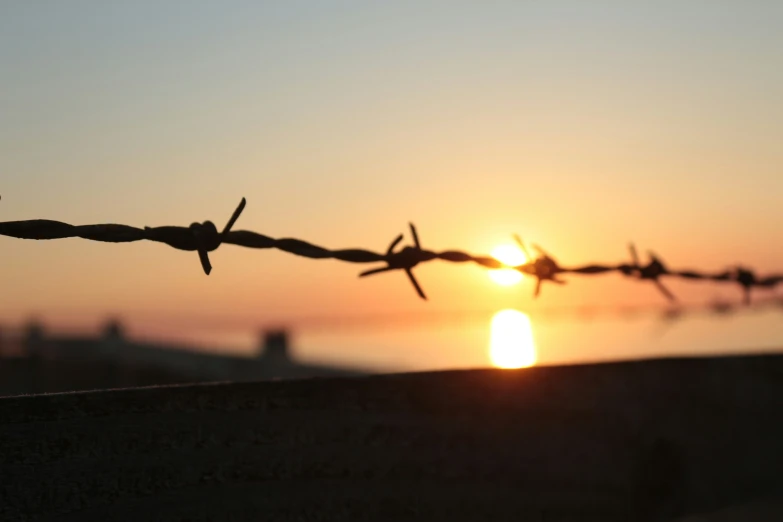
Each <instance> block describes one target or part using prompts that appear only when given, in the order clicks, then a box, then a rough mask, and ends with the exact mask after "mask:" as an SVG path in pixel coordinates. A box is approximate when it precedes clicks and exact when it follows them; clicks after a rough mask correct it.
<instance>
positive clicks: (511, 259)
mask: <svg viewBox="0 0 783 522" xmlns="http://www.w3.org/2000/svg"><path fill="white" fill-rule="evenodd" d="M492 257H494V258H495V259H497V260H498V261H500V262H501V263H503V264H505V265H508V266H519V265H523V264H525V262H527V256H525V253H524V252H522V250H521V249H520V248H519V247H518V246H516V245H511V244H508V245H500V246H497V247H495V249H494V250H493V251H492ZM489 277H490V279H492V280H493V281H494V282H496V283H497V284H499V285H503V286H510V285H515V284H517V283H519V282H520V281H522V272H520V271H519V270H514V269H513V268H499V269H497V270H490V271H489Z"/></svg>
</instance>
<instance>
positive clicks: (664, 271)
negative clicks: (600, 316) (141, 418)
mask: <svg viewBox="0 0 783 522" xmlns="http://www.w3.org/2000/svg"><path fill="white" fill-rule="evenodd" d="M245 205H246V200H245V198H242V200H241V201H240V203H239V205H238V206H237V208H236V210H234V213H233V214H232V215H231V217H230V219H229V220H228V222H227V223H226V225H225V227H224V228H223V230H222V231H220V232H218V229H217V227H216V226H215V224H214V223H213V222H212V221H204V222H202V223H192V224H191V225H190V226H187V227H185V226H159V227H144V228H137V227H132V226H128V225H119V224H112V223H109V224H98V225H71V224H68V223H63V222H60V221H54V220H49V219H32V220H25V221H5V222H0V235H3V236H8V237H14V238H18V239H32V240H50V239H63V238H82V239H87V240H90V241H101V242H106V243H128V242H134V241H154V242H158V243H164V244H166V245H168V246H170V247H172V248H175V249H177V250H184V251H195V252H197V253H198V256H199V260H200V262H201V266H202V268H203V269H204V273H206V274H207V275H209V274H210V272H211V271H212V264H211V262H210V260H209V252H213V251H215V250H216V249H217V248H218V247H219V246H220V245H222V244H229V245H236V246H241V247H245V248H254V249H269V248H273V249H277V250H281V251H283V252H288V253H290V254H293V255H297V256H301V257H306V258H310V259H337V260H339V261H344V262H347V263H360V264H369V263H383V264H384V265H385V266H380V267H377V268H372V269H369V270H365V271H363V272H361V273H360V274H359V277H367V276H371V275H376V274H381V273H384V272H390V271H397V270H402V271H404V272H405V274H406V275H407V277H408V279H409V280H410V282H411V284H412V285H413V287H414V289H415V290H416V293H417V294H418V295H419V297H421V298H422V299H427V297H426V295H425V293H424V291H423V290H422V287H421V285H420V284H419V282H418V280H417V279H416V277H415V275H414V273H413V269H414V268H415V267H416V266H417V265H419V264H421V263H427V262H430V261H433V260H436V259H438V260H442V261H447V262H450V263H474V264H477V265H480V266H482V267H484V268H487V269H499V268H509V269H513V270H518V271H519V272H521V273H523V274H526V275H529V276H532V277H534V278H535V279H536V286H535V289H534V296H535V297H538V295H539V294H540V292H541V287H542V284H543V283H544V282H551V283H555V284H560V285H562V284H565V283H566V281H565V280H564V279H562V277H561V276H562V275H567V274H577V275H585V276H591V275H598V274H605V273H609V272H617V273H619V274H622V275H624V276H626V277H629V278H633V279H637V280H640V281H649V282H651V283H653V284H654V285H655V286H656V287H657V288H658V290H659V291H660V292H661V293H662V294H663V296H664V297H666V299H668V300H669V301H670V302H676V297H675V296H674V294H673V293H672V292H671V291H670V290H669V289H668V288H667V287H666V286H665V285H664V284H663V282H662V281H661V279H662V278H663V277H671V278H679V279H685V280H702V281H710V282H727V283H733V284H736V285H739V286H740V288H741V289H742V291H743V293H744V303H745V304H746V305H747V304H750V297H751V291H752V290H753V289H754V288H767V289H774V288H776V287H777V286H778V285H780V284H781V283H783V274H773V275H767V276H765V277H758V276H757V275H756V273H755V272H754V271H753V270H751V269H749V268H747V267H744V266H737V267H734V268H731V269H728V270H725V271H722V272H718V273H710V272H704V271H699V270H670V269H669V268H668V267H667V266H666V265H665V264H664V263H663V261H661V258H660V257H658V256H657V255H656V254H654V253H653V252H649V253H648V255H649V259H650V260H649V262H648V263H647V264H642V263H641V262H640V260H639V256H638V254H637V251H636V248H635V246H634V245H633V244H630V245H629V252H630V257H631V262H630V263H620V264H587V265H583V266H576V267H562V266H560V265H559V264H558V262H557V261H556V260H555V258H554V257H553V256H551V255H550V254H549V253H547V252H546V251H545V250H543V249H542V248H541V247H540V246H538V245H531V246H532V247H533V249H534V250H535V251H536V253H537V255H536V256H533V255H531V253H530V251H529V250H528V248H527V245H526V244H525V243H524V242H523V241H522V239H521V238H520V237H519V236H516V235H515V236H514V239H515V240H516V241H517V243H518V244H519V246H520V248H521V249H522V250H523V252H524V253H525V255H526V256H527V259H528V260H529V261H527V262H526V263H524V264H521V265H516V266H514V265H506V264H504V263H502V262H501V261H499V260H497V259H495V258H494V257H490V256H486V255H473V254H470V253H467V252H463V251H459V250H447V251H443V252H434V251H431V250H427V249H424V248H422V247H421V243H420V241H419V235H418V231H417V229H416V227H415V226H414V225H413V223H410V224H409V228H410V233H411V237H412V239H413V244H412V245H411V246H404V247H403V248H401V249H399V250H395V249H396V248H397V246H398V245H399V244H400V243H401V242H402V240H403V238H404V236H403V234H400V235H398V236H397V237H396V238H395V239H394V240H393V241H392V242H391V243H390V245H389V247H388V249H387V250H386V252H384V253H378V252H373V251H371V250H365V249H360V248H348V249H338V250H331V249H328V248H325V247H322V246H319V245H315V244H313V243H309V242H307V241H303V240H301V239H294V238H280V239H275V238H272V237H269V236H266V235H264V234H260V233H257V232H252V231H248V230H232V228H233V226H234V225H235V224H236V221H237V219H239V216H240V215H241V214H242V211H243V210H244V208H245Z"/></svg>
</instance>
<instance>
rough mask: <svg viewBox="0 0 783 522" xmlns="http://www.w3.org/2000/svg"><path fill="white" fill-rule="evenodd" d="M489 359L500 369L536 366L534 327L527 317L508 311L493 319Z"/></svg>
mask: <svg viewBox="0 0 783 522" xmlns="http://www.w3.org/2000/svg"><path fill="white" fill-rule="evenodd" d="M489 358H490V360H491V361H492V364H493V365H494V366H496V367H498V368H507V369H514V368H527V367H529V366H533V365H534V364H536V359H537V357H536V345H535V341H534V340H533V327H532V326H531V324H530V318H528V316H527V315H525V314H523V313H522V312H520V311H518V310H511V309H507V310H501V311H500V312H498V313H496V314H495V315H494V316H493V317H492V326H491V327H490V340H489Z"/></svg>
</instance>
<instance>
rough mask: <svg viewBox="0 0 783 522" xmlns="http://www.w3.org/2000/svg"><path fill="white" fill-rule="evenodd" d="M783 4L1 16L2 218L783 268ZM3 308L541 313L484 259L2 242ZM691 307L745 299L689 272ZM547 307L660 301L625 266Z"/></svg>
mask: <svg viewBox="0 0 783 522" xmlns="http://www.w3.org/2000/svg"><path fill="white" fill-rule="evenodd" d="M781 64H783V3H781V2H776V1H769V2H761V1H757V2H749V1H735V2H720V1H716V0H712V1H691V2H654V3H653V2H645V3H641V2H639V3H632V2H608V1H607V2H583V1H581V0H573V1H569V2H554V1H553V2H537V3H533V2H520V1H508V2H503V1H488V2H456V1H449V2H445V1H444V2H434V1H431V2H402V1H400V2H380V1H367V0H362V1H353V2H334V1H331V2H325V1H324V2H321V1H310V2H301V1H287V2H250V1H247V2H243V1H233V2H226V1H220V2H218V1H215V2H205V1H187V2H185V1H182V2H174V1H169V2H158V1H155V2H149V1H146V2H145V1H135V2H103V1H90V2H88V1H77V0H73V1H71V2H57V1H48V2H47V1H43V0H41V1H36V2H23V1H7V2H3V3H2V4H0V71H1V72H0V74H2V81H1V82H0V173H2V174H1V176H2V178H0V179H2V184H1V186H0V191H1V192H0V193H1V194H2V202H0V219H2V220H19V219H32V218H48V219H57V220H61V221H66V222H70V223H74V224H87V223H104V222H116V223H124V224H129V225H136V226H145V225H149V226H156V225H188V224H190V223H191V222H193V221H203V220H205V219H210V220H213V221H215V222H216V223H217V224H218V226H219V227H221V226H222V224H223V223H224V222H225V220H226V219H227V218H228V217H229V215H230V214H231V212H232V210H233V208H234V207H235V206H236V204H237V203H238V202H239V200H240V198H241V197H243V196H245V197H247V199H248V206H247V208H246V210H245V212H244V214H243V216H242V217H241V218H240V220H239V222H238V224H237V227H236V228H241V229H249V230H256V231H259V232H262V233H265V234H268V235H271V236H274V237H284V236H290V237H298V238H302V239H306V240H309V241H312V242H314V243H317V244H322V245H324V246H328V247H345V248H347V247H367V248H370V249H374V250H379V251H382V250H384V249H385V248H386V246H387V245H388V243H389V241H390V240H391V239H393V237H394V236H395V235H397V234H398V233H400V232H404V231H406V229H407V226H406V225H407V222H408V221H414V222H415V223H416V224H417V225H418V227H419V231H420V235H421V238H422V241H423V243H424V245H425V246H426V247H427V248H431V249H434V250H441V249H452V248H459V249H465V250H468V251H471V252H474V253H488V252H489V251H490V250H491V249H492V248H493V247H494V246H496V245H498V244H499V243H502V242H507V241H508V240H509V239H510V237H511V234H513V233H519V234H521V235H522V236H523V237H524V238H526V239H529V240H531V241H533V242H537V243H539V244H541V245H542V246H544V247H545V248H547V249H548V250H550V251H551V252H552V253H553V254H555V256H556V257H557V258H558V259H559V260H560V261H561V262H562V264H564V265H568V264H581V263H583V262H593V261H601V262H604V261H605V262H619V261H625V260H627V258H628V254H627V251H626V244H627V242H628V241H629V240H634V241H636V242H637V244H638V245H639V247H640V249H641V250H643V251H644V250H646V249H647V248H654V249H655V250H656V251H657V252H658V253H660V254H661V255H662V256H663V258H664V259H665V260H666V261H667V262H668V263H669V264H670V265H671V266H672V267H675V268H686V267H687V268H702V269H708V270H722V269H724V268H726V267H727V266H729V265H731V264H734V263H737V262H740V261H741V262H744V263H747V264H750V265H752V266H754V267H755V268H757V269H759V270H760V271H761V272H768V271H775V270H777V271H780V270H783V259H781V256H780V248H781V247H780V245H779V244H778V242H777V241H776V240H774V238H777V237H778V236H779V234H780V232H781V226H783V204H781V194H783V172H782V171H781V168H782V167H783V147H781V143H780V140H781V137H783V97H781V93H783V67H781ZM0 245H2V249H3V252H4V261H3V272H2V274H0V282H1V283H2V288H3V299H2V301H1V302H0V316H2V317H4V318H7V319H9V320H19V319H23V318H25V317H27V316H28V315H29V314H31V313H39V314H42V315H43V316H45V317H55V318H56V317H69V318H86V320H89V321H93V320H95V319H96V317H102V314H105V313H107V312H116V313H124V314H126V315H132V314H133V313H134V310H136V311H139V310H145V311H147V312H148V313H149V312H154V313H158V312H159V313H160V314H162V315H166V314H172V313H176V314H190V313H192V314H202V315H203V314H219V315H222V316H230V315H236V314H240V315H242V316H243V317H249V318H251V319H252V318H253V317H275V318H288V317H297V316H303V315H318V314H332V315H341V314H352V313H356V312H357V311H361V312H417V311H421V310H427V311H432V310H439V309H452V310H453V309H461V308H471V309H473V308H476V307H488V308H493V307H507V306H515V307H525V306H529V305H530V303H531V288H532V286H531V283H530V282H526V283H523V284H522V285H520V286H516V287H510V288H502V287H499V286H497V285H494V284H493V283H491V282H490V281H489V279H488V278H487V276H486V274H485V273H484V272H483V271H482V270H481V269H480V268H478V267H473V266H464V265H462V266H460V265H448V264H446V263H432V264H430V265H427V266H423V267H421V268H419V269H418V274H419V279H420V281H421V283H422V285H423V286H424V288H425V290H426V291H427V293H428V294H429V296H430V301H429V302H427V303H425V302H421V301H419V300H418V299H417V298H416V296H415V294H414V292H413V290H412V289H411V287H410V285H409V284H408V282H407V281H406V280H405V277H404V275H402V274H387V275H383V276H377V277H374V278H370V279H366V280H359V279H358V278H357V277H356V275H357V274H358V272H359V271H361V270H362V269H364V268H366V267H365V266H357V265H348V264H341V263H339V262H336V261H311V260H306V259H299V258H295V257H292V256H290V255H287V254H284V253H280V252H272V251H268V250H265V251H248V250H243V249H240V248H238V247H231V246H226V247H224V248H221V249H220V250H219V251H217V252H215V253H214V254H213V255H212V261H213V265H214V267H215V268H214V271H213V273H212V275H210V276H209V277H207V276H205V275H204V274H203V272H202V271H201V268H200V265H199V263H198V260H197V257H196V255H195V254H193V253H184V252H178V251H175V250H173V249H170V248H167V247H165V246H164V245H160V244H142V243H135V244H129V245H108V244H102V243H92V242H88V241H84V240H78V239H74V240H58V241H52V242H32V241H22V240H17V239H11V238H0ZM672 287H673V288H674V289H675V290H677V291H678V292H679V293H680V294H681V295H683V296H686V297H704V298H712V297H714V296H715V295H719V294H720V295H727V296H730V297H737V295H738V293H737V291H736V289H734V288H729V289H727V290H725V291H724V290H720V289H718V288H717V287H713V286H706V285H672ZM540 301H541V304H542V305H578V304H584V303H594V302H598V301H600V302H601V303H604V304H612V303H618V304H625V303H638V302H645V303H646V302H650V303H659V302H660V296H659V295H658V294H657V293H656V291H655V289H654V288H652V287H649V286H640V285H637V284H634V283H633V282H629V281H624V280H622V279H620V278H618V277H615V276H606V277H601V278H596V279H591V280H587V279H577V278H571V282H570V283H569V286H568V287H565V288H557V287H556V288H546V289H545V291H544V293H543V296H542V298H541V299H540Z"/></svg>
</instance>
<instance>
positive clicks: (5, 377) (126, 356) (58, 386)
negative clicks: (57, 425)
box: [0, 320, 365, 395]
mask: <svg viewBox="0 0 783 522" xmlns="http://www.w3.org/2000/svg"><path fill="white" fill-rule="evenodd" d="M260 348H261V349H260V353H258V355H257V356H256V357H252V356H247V357H243V356H238V355H224V354H221V353H220V351H219V350H214V351H211V352H205V351H196V350H193V349H191V348H190V347H188V346H176V345H172V344H162V343H153V342H141V341H134V340H132V339H130V338H128V336H127V335H126V334H125V330H124V328H123V326H122V324H121V323H120V322H119V321H116V320H112V321H109V322H108V323H107V324H106V325H105V326H104V328H103V329H102V332H101V335H99V336H92V337H85V336H55V335H48V334H47V332H46V331H45V329H44V328H43V326H42V325H41V324H40V323H39V322H37V321H32V322H31V323H29V324H28V325H27V327H26V329H25V333H24V338H23V340H22V353H23V356H22V357H17V358H7V359H5V360H4V361H3V363H4V364H3V365H0V367H1V368H0V395H3V394H5V395H9V394H12V395H13V394H18V393H43V392H57V391H71V390H83V389H96V388H118V387H134V386H148V385H160V384H174V383H194V382H205V381H256V380H266V379H291V378H308V377H319V376H341V375H342V376H348V375H360V374H362V373H365V372H362V371H359V370H354V369H349V368H339V367H333V366H324V365H317V364H307V363H303V362H299V361H297V360H295V358H294V357H292V354H291V347H290V334H289V332H288V331H286V330H271V331H266V332H262V334H261V347H260ZM12 367H15V368H16V369H15V370H13V369H12ZM8 372H10V373H8ZM14 372H15V373H14Z"/></svg>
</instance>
